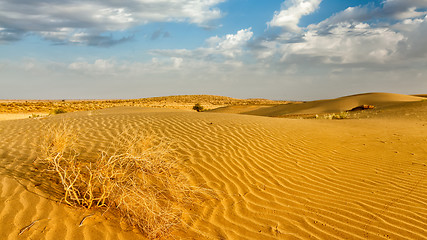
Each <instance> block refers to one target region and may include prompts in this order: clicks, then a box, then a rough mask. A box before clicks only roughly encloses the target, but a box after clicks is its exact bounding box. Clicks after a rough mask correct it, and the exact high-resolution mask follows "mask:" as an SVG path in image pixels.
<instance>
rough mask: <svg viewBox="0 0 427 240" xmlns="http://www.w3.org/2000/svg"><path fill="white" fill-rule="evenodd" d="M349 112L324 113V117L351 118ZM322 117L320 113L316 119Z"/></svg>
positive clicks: (330, 118)
mask: <svg viewBox="0 0 427 240" xmlns="http://www.w3.org/2000/svg"><path fill="white" fill-rule="evenodd" d="M349 117H350V116H349V113H348V112H340V113H339V114H336V113H331V114H325V115H323V117H322V118H323V119H329V120H332V119H347V118H349ZM319 118H320V117H319V116H318V115H316V119H319Z"/></svg>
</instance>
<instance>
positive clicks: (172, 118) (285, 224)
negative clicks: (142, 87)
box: [0, 107, 427, 240]
mask: <svg viewBox="0 0 427 240" xmlns="http://www.w3.org/2000/svg"><path fill="white" fill-rule="evenodd" d="M64 121H65V122H66V123H67V124H69V125H70V126H72V127H73V128H74V129H76V130H77V131H79V132H81V133H83V134H82V135H81V136H82V137H81V138H82V139H81V140H82V142H81V144H82V146H85V151H86V152H87V153H88V154H96V153H97V152H98V151H99V150H101V149H103V148H106V147H108V146H109V143H110V142H111V139H112V138H113V137H114V136H115V135H117V134H119V133H120V132H122V131H124V130H125V129H126V130H129V129H135V131H136V130H139V129H146V130H148V131H150V132H153V133H155V134H156V135H158V136H160V137H163V138H165V139H169V140H170V141H172V142H175V143H176V146H177V153H178V156H179V159H180V161H181V163H182V164H183V165H185V167H188V168H189V169H190V170H191V171H190V172H189V173H188V177H189V178H190V180H191V181H192V182H194V183H197V184H200V185H203V186H205V187H207V188H209V189H211V190H212V191H213V192H214V195H215V196H216V197H213V198H211V199H208V200H206V201H205V202H204V203H203V204H202V206H201V208H200V209H197V212H194V211H193V212H192V218H191V219H186V220H185V221H186V222H185V223H186V224H185V226H183V227H182V229H181V230H179V231H177V233H176V235H175V236H176V237H177V238H178V239H181V238H186V239H310V238H314V239H426V238H427V230H426V229H427V180H426V175H427V137H426V136H427V121H426V120H419V119H418V120H413V119H362V120H355V119H348V120H335V121H334V120H300V119H283V118H269V117H262V116H249V115H239V114H229V113H196V112H188V111H183V110H168V109H150V108H137V107H120V108H111V109H105V110H97V111H91V112H78V113H67V114H61V115H57V116H52V117H49V118H46V119H23V120H9V121H1V122H0V239H18V238H22V239H52V240H53V239H143V237H142V236H141V235H140V234H138V233H137V232H135V231H129V230H123V229H121V227H120V223H119V220H118V219H116V218H115V217H114V216H101V214H100V213H99V212H92V211H88V210H80V209H75V208H71V207H68V206H66V205H64V204H61V203H60V202H58V196H57V195H58V189H55V187H53V186H51V185H50V180H49V179H46V178H42V177H41V175H40V174H39V173H38V171H37V169H35V168H34V165H33V163H32V162H33V160H34V159H35V158H36V157H37V152H36V149H37V139H38V137H39V136H40V134H41V132H40V129H41V128H42V127H43V126H44V125H46V124H48V123H49V124H52V123H61V122H64ZM94 213H95V215H93V216H91V217H89V218H87V219H86V220H85V221H84V224H83V225H82V226H80V227H79V224H80V222H81V220H82V219H83V217H85V216H88V215H91V214H94ZM36 220H37V221H36ZM34 221H36V222H34ZM31 224H33V225H32V226H31V227H30V228H28V229H27V230H25V231H23V232H22V234H21V235H19V233H20V232H21V231H22V230H23V229H25V227H27V226H29V225H31Z"/></svg>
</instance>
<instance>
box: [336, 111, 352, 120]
mask: <svg viewBox="0 0 427 240" xmlns="http://www.w3.org/2000/svg"><path fill="white" fill-rule="evenodd" d="M347 118H349V115H348V112H340V113H339V114H333V116H332V119H347Z"/></svg>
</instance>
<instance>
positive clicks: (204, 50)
mask: <svg viewBox="0 0 427 240" xmlns="http://www.w3.org/2000/svg"><path fill="white" fill-rule="evenodd" d="M252 36H253V32H252V31H251V28H247V29H242V30H239V31H237V33H236V34H227V35H226V36H224V37H218V36H214V37H211V38H208V39H207V40H206V44H207V46H206V47H201V48H197V49H195V50H188V49H172V50H153V51H151V53H152V54H154V55H161V56H167V57H180V58H184V59H186V58H192V59H209V60H214V59H218V58H219V59H223V58H226V59H234V58H237V57H239V56H240V55H242V54H243V49H244V48H245V46H246V44H247V42H248V41H249V40H250V39H251V38H252Z"/></svg>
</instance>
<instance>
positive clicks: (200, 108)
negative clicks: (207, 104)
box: [193, 103, 204, 112]
mask: <svg viewBox="0 0 427 240" xmlns="http://www.w3.org/2000/svg"><path fill="white" fill-rule="evenodd" d="M193 110H196V111H197V112H203V110H204V108H203V106H202V105H200V103H196V104H195V105H194V106H193Z"/></svg>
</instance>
